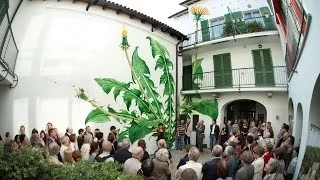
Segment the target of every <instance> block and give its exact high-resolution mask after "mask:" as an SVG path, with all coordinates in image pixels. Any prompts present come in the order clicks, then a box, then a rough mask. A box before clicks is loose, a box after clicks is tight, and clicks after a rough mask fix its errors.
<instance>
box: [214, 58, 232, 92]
mask: <svg viewBox="0 0 320 180" xmlns="http://www.w3.org/2000/svg"><path fill="white" fill-rule="evenodd" d="M213 60H214V81H215V87H216V88H224V87H232V69H231V58H230V53H227V54H219V55H214V56H213Z"/></svg>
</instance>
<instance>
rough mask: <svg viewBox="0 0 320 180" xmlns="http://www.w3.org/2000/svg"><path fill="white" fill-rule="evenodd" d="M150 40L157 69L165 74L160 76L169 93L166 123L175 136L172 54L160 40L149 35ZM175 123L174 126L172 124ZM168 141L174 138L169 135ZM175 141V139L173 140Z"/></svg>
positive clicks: (166, 101) (166, 92)
mask: <svg viewBox="0 0 320 180" xmlns="http://www.w3.org/2000/svg"><path fill="white" fill-rule="evenodd" d="M147 39H148V40H149V41H150V46H151V50H152V56H153V58H154V59H156V67H155V70H157V69H161V70H162V72H163V74H162V75H161V76H160V84H163V85H164V91H163V95H167V99H166V100H165V103H166V108H165V114H166V115H167V119H166V120H165V124H167V125H168V126H169V127H168V128H167V130H168V133H167V134H169V136H170V137H171V136H172V137H174V132H175V131H174V129H175V128H174V122H173V116H174V101H173V95H174V84H175V83H174V78H173V76H172V68H173V64H172V61H171V60H170V55H169V52H168V50H167V49H166V47H164V46H163V45H162V44H160V43H159V42H158V41H156V40H155V39H153V38H152V37H147ZM171 125H173V126H171ZM166 140H168V143H169V144H170V143H171V141H172V139H171V138H169V137H167V138H166ZM172 142H173V141H172Z"/></svg>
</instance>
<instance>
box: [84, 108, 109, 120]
mask: <svg viewBox="0 0 320 180" xmlns="http://www.w3.org/2000/svg"><path fill="white" fill-rule="evenodd" d="M109 120H110V118H109V116H108V115H106V114H104V113H103V112H102V111H101V110H100V109H94V110H92V111H91V112H90V113H89V114H88V116H87V118H86V120H85V123H87V122H97V123H104V122H107V121H109Z"/></svg>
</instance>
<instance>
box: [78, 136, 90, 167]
mask: <svg viewBox="0 0 320 180" xmlns="http://www.w3.org/2000/svg"><path fill="white" fill-rule="evenodd" d="M91 142H92V135H91V134H87V135H84V142H83V145H82V146H81V149H80V151H81V155H82V160H85V161H88V160H89V156H90V144H91Z"/></svg>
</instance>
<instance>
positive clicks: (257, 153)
mask: <svg viewBox="0 0 320 180" xmlns="http://www.w3.org/2000/svg"><path fill="white" fill-rule="evenodd" d="M263 154H264V148H263V147H261V146H256V147H254V148H253V156H254V158H255V159H254V161H253V162H252V165H253V167H254V176H253V180H262V173H263V168H264V160H263V157H262V156H263Z"/></svg>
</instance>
